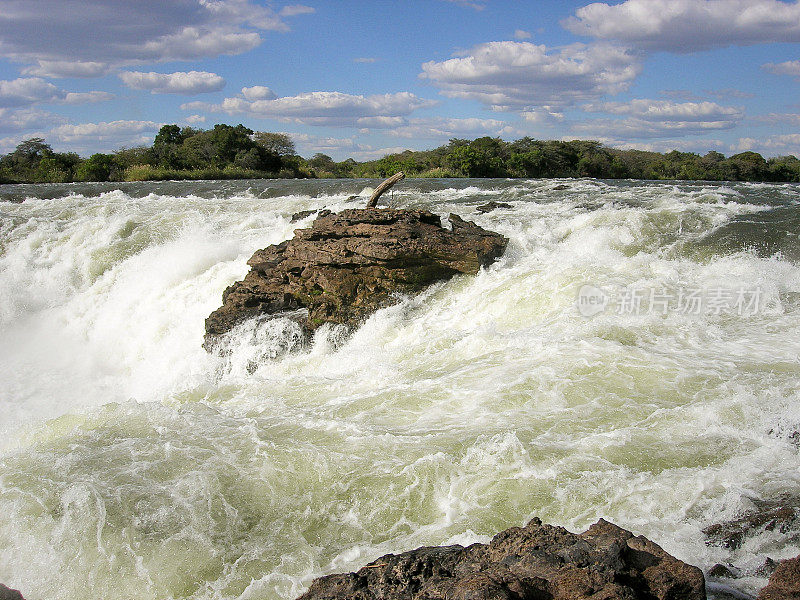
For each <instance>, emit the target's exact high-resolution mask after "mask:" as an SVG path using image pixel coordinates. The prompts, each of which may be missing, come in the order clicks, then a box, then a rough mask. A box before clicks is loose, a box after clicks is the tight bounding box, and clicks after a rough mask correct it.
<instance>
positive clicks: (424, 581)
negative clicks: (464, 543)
mask: <svg viewBox="0 0 800 600" xmlns="http://www.w3.org/2000/svg"><path fill="white" fill-rule="evenodd" d="M705 597H706V593H705V581H704V579H703V572H702V571H701V570H700V569H698V568H697V567H692V566H690V565H687V564H686V563H683V562H681V561H679V560H678V559H676V558H673V557H672V556H670V555H669V554H667V553H666V552H664V550H662V549H661V548H660V547H659V546H657V545H656V544H654V543H653V542H651V541H650V540H648V539H646V538H644V537H641V536H639V537H636V536H634V535H633V534H632V533H631V532H629V531H626V530H624V529H621V528H619V527H617V526H616V525H613V524H611V523H608V522H606V521H603V520H600V521H598V522H597V523H595V524H594V525H592V526H591V527H590V528H589V530H588V531H586V532H584V533H582V534H580V535H578V534H574V533H570V532H569V531H567V530H566V529H563V528H561V527H553V526H550V525H543V524H542V522H541V521H540V520H539V519H534V520H532V521H531V522H530V523H528V525H527V526H525V527H524V528H520V527H512V528H511V529H507V530H505V531H502V532H500V533H499V534H497V535H496V536H495V537H494V538H493V539H492V541H491V542H490V543H489V544H474V545H472V546H469V547H468V548H463V547H461V546H447V547H439V548H419V549H418V550H413V551H411V552H406V553H404V554H399V555H396V556H395V555H393V554H389V555H387V556H384V557H382V558H379V559H378V560H376V561H374V562H372V563H370V564H369V565H367V566H365V567H363V568H362V569H360V570H359V571H357V572H355V573H347V574H343V575H329V576H327V577H321V578H319V579H316V580H315V581H314V582H313V583H312V584H311V588H310V589H309V590H308V592H306V593H305V594H304V595H303V596H301V597H300V599H299V600H344V599H345V598H348V599H352V600H422V599H432V598H440V599H467V598H469V599H471V600H490V599H492V600H500V599H504V600H510V599H519V600H523V599H531V600H567V599H569V600H576V599H579V598H591V599H593V600H616V599H619V600H636V599H642V600H644V599H648V600H705Z"/></svg>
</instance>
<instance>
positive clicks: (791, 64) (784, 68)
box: [761, 60, 800, 77]
mask: <svg viewBox="0 0 800 600" xmlns="http://www.w3.org/2000/svg"><path fill="white" fill-rule="evenodd" d="M761 68H762V69H764V70H765V71H768V72H770V73H773V74H774V75H791V76H792V77H800V60H787V61H786V62H782V63H777V64H776V63H766V64H764V65H761Z"/></svg>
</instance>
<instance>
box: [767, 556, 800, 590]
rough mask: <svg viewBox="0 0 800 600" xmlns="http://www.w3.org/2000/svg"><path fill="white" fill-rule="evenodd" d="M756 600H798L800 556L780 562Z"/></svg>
mask: <svg viewBox="0 0 800 600" xmlns="http://www.w3.org/2000/svg"><path fill="white" fill-rule="evenodd" d="M758 600H800V556H798V557H796V558H790V559H789V560H784V561H781V563H780V564H779V565H778V568H777V569H775V572H774V573H773V574H772V576H771V577H770V578H769V584H768V585H767V587H765V588H764V589H762V590H761V593H760V594H759V595H758Z"/></svg>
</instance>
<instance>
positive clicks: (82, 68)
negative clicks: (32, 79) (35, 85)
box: [22, 60, 109, 78]
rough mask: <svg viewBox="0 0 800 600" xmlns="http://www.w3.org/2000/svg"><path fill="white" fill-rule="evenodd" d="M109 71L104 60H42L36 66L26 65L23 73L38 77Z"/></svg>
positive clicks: (99, 74) (81, 75)
mask: <svg viewBox="0 0 800 600" xmlns="http://www.w3.org/2000/svg"><path fill="white" fill-rule="evenodd" d="M108 72H109V66H108V64H107V63H104V62H95V61H71V60H40V61H37V65H36V66H31V67H26V68H25V69H23V70H22V74H23V75H36V76H38V77H56V78H57V77H102V76H103V75H106V74H107V73H108Z"/></svg>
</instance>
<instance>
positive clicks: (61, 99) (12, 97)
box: [0, 77, 114, 107]
mask: <svg viewBox="0 0 800 600" xmlns="http://www.w3.org/2000/svg"><path fill="white" fill-rule="evenodd" d="M113 97H114V95H113V94H109V93H108V92H67V91H64V90H62V89H60V88H58V87H56V86H55V85H53V84H52V83H50V82H48V81H45V80H44V79H41V78H40V77H20V78H18V79H10V80H8V79H7V80H0V107H4V106H5V107H8V106H31V105H33V104H87V103H92V102H104V101H106V100H111V99H112V98H113Z"/></svg>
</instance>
